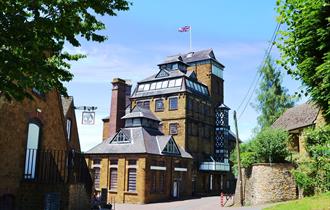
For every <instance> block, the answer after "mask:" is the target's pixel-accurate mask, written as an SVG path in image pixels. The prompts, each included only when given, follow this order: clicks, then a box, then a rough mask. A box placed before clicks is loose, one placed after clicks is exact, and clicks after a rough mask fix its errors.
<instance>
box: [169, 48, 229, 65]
mask: <svg viewBox="0 0 330 210" xmlns="http://www.w3.org/2000/svg"><path fill="white" fill-rule="evenodd" d="M180 58H181V59H182V61H183V62H184V63H187V64H189V63H194V62H197V61H203V60H208V59H211V60H213V61H216V62H217V63H219V64H220V65H221V66H223V67H224V65H222V64H221V63H220V62H219V61H218V60H217V59H216V57H215V55H214V52H213V49H211V48H210V49H206V50H200V51H196V52H189V53H186V54H178V55H171V56H167V57H166V58H165V61H164V62H163V63H171V62H175V61H178V60H179V59H180Z"/></svg>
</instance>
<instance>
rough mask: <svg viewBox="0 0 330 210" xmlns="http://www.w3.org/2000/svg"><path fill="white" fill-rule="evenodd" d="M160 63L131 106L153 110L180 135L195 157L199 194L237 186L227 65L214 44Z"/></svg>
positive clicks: (194, 176) (180, 142)
mask: <svg viewBox="0 0 330 210" xmlns="http://www.w3.org/2000/svg"><path fill="white" fill-rule="evenodd" d="M158 67H159V71H158V72H157V73H156V74H154V75H152V76H150V77H148V78H146V79H143V80H141V81H139V82H138V84H137V87H136V88H135V90H134V91H133V94H132V96H131V107H135V106H138V107H143V108H145V109H150V110H151V111H152V112H153V113H154V114H155V115H156V116H157V117H158V118H159V119H160V120H161V125H160V129H161V130H162V132H163V133H164V134H165V135H175V139H176V142H177V144H178V145H180V146H182V147H183V148H184V149H185V150H186V151H187V152H189V153H190V154H191V155H192V156H193V160H194V163H195V164H194V165H195V168H193V171H192V182H193V189H194V190H195V192H196V193H212V192H213V193H215V192H218V191H232V190H233V189H234V185H235V184H234V182H235V180H234V177H233V175H232V173H231V167H230V164H229V154H230V151H231V150H232V149H233V148H234V145H235V138H234V136H233V135H232V132H230V128H229V125H228V111H229V108H228V107H226V106H225V105H224V100H223V96H224V94H223V82H224V80H223V70H224V65H222V64H221V63H220V62H219V61H218V60H217V59H216V57H215V55H214V52H213V50H212V49H208V50H202V51H198V52H189V53H187V54H178V55H173V56H168V57H167V58H166V59H165V60H164V61H163V62H162V63H160V64H158ZM216 120H217V122H218V124H217V127H216V124H215V122H216ZM219 120H221V122H220V121H219Z"/></svg>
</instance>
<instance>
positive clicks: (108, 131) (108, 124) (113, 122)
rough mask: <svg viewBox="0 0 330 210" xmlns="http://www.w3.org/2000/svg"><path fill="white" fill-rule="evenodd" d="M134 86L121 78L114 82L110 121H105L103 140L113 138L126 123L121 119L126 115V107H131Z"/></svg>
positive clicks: (115, 79)
mask: <svg viewBox="0 0 330 210" xmlns="http://www.w3.org/2000/svg"><path fill="white" fill-rule="evenodd" d="M131 87H132V85H131V84H130V83H128V82H126V81H125V80H123V79H120V78H114V79H113V80H112V95H111V105H110V117H109V119H107V118H105V119H103V140H105V139H107V138H109V137H110V136H113V135H114V134H115V133H117V131H118V130H119V129H120V128H123V127H124V125H125V121H124V120H122V119H121V118H122V117H123V116H124V115H125V109H126V106H127V105H129V97H130V95H131Z"/></svg>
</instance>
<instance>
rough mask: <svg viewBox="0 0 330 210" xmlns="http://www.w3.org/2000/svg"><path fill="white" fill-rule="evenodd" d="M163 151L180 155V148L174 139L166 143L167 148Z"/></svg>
mask: <svg viewBox="0 0 330 210" xmlns="http://www.w3.org/2000/svg"><path fill="white" fill-rule="evenodd" d="M162 153H166V154H175V155H179V154H180V152H179V149H178V147H177V146H176V144H175V143H174V141H173V139H170V140H169V141H168V143H167V144H166V146H165V148H164V149H163V151H162Z"/></svg>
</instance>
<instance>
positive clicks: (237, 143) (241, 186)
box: [234, 111, 243, 206]
mask: <svg viewBox="0 0 330 210" xmlns="http://www.w3.org/2000/svg"><path fill="white" fill-rule="evenodd" d="M234 121H235V129H236V149H237V168H238V178H239V190H240V193H239V201H240V205H241V206H243V183H242V170H241V158H240V150H239V138H238V128H237V117H236V111H234Z"/></svg>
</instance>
